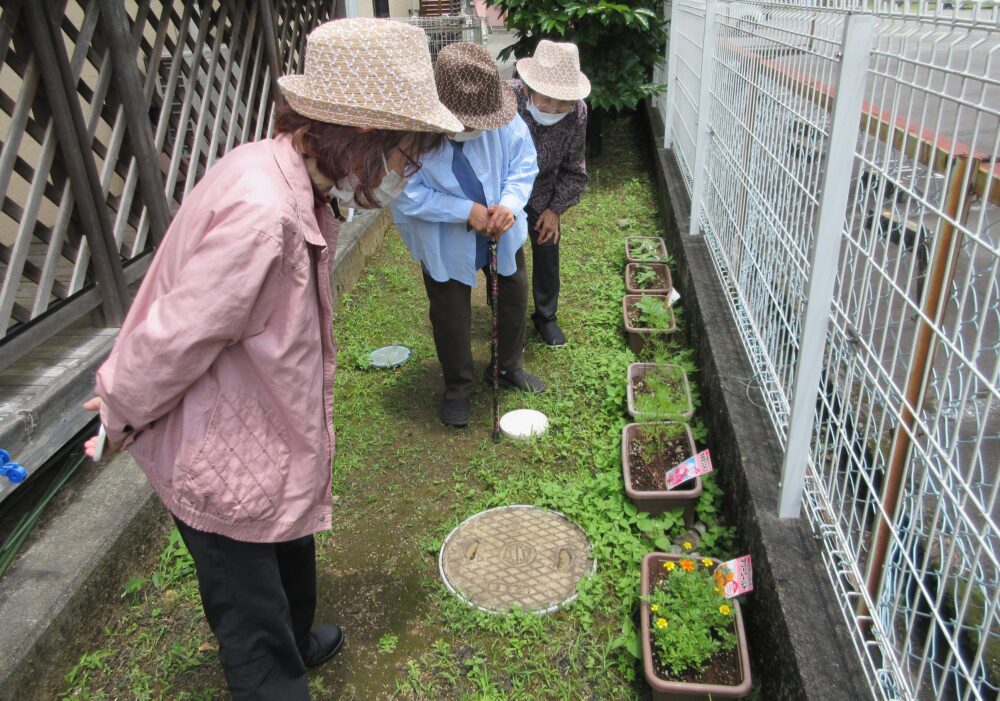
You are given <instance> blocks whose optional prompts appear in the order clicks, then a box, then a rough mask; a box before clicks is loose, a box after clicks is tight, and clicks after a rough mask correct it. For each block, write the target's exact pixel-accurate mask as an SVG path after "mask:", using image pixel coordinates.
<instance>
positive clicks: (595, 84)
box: [486, 0, 667, 110]
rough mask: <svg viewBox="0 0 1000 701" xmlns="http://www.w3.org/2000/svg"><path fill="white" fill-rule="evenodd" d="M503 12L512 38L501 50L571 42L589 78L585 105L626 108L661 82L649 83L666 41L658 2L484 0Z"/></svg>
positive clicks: (521, 51)
mask: <svg viewBox="0 0 1000 701" xmlns="http://www.w3.org/2000/svg"><path fill="white" fill-rule="evenodd" d="M486 1H487V4H488V5H492V6H493V7H496V8H498V9H500V10H502V11H504V12H506V13H507V27H508V28H509V29H511V30H513V31H514V32H515V33H516V34H517V42H515V43H514V44H513V45H511V46H509V47H507V48H506V49H504V51H503V52H501V54H500V56H501V58H502V59H506V58H507V57H509V56H510V55H511V54H512V53H513V54H514V55H515V56H516V57H518V58H523V57H525V56H530V55H531V54H532V53H533V52H534V50H535V46H536V45H537V44H538V42H539V41H540V40H542V39H551V40H552V41H572V42H574V43H575V44H576V45H577V46H578V47H579V49H580V67H581V70H583V72H584V73H585V74H586V75H587V77H588V78H590V82H591V85H592V90H591V93H590V97H589V98H588V102H589V103H590V105H591V107H594V108H603V109H607V110H629V109H633V108H635V107H636V105H638V103H639V101H640V100H642V99H643V98H645V97H647V96H649V95H653V94H656V93H658V92H660V91H661V90H663V89H664V88H665V86H663V85H657V84H654V83H653V82H652V81H651V77H652V69H653V66H654V65H655V64H656V63H657V62H659V61H661V60H662V57H663V49H664V45H665V43H666V39H667V34H666V22H664V20H663V2H664V0H617V1H616V2H609V1H608V0H597V1H596V2H595V1H590V2H580V1H579V0H486Z"/></svg>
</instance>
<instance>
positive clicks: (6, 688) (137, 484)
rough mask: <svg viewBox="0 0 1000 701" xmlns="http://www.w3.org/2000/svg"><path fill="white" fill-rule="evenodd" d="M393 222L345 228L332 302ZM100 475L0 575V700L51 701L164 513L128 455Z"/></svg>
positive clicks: (159, 529) (369, 215)
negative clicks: (0, 654) (0, 658)
mask: <svg viewBox="0 0 1000 701" xmlns="http://www.w3.org/2000/svg"><path fill="white" fill-rule="evenodd" d="M390 223H391V218H390V216H389V212H388V211H387V210H381V211H379V212H365V213H361V214H359V215H358V217H357V218H356V219H355V220H354V221H353V222H351V223H350V224H344V225H343V226H342V227H341V233H340V239H339V241H338V244H337V251H336V257H335V262H334V269H333V274H332V275H331V287H332V289H333V298H334V308H336V307H337V305H338V304H339V302H340V300H341V299H342V297H343V295H344V294H345V293H346V292H348V291H349V290H350V289H351V288H353V287H354V285H355V284H356V283H357V281H358V279H359V278H360V277H361V274H362V272H363V271H364V268H365V265H366V263H367V261H368V259H369V258H370V257H371V256H372V255H373V254H374V253H375V252H376V251H377V250H378V248H379V246H380V245H381V244H382V241H383V240H384V238H385V232H386V229H387V228H388V226H389V224H390ZM97 470H98V471H97V472H96V474H95V475H94V476H93V478H92V479H91V480H90V481H89V483H87V484H86V486H85V487H83V488H82V489H81V491H80V493H79V494H78V495H77V496H76V497H75V498H74V499H73V501H72V502H70V503H69V504H68V505H67V506H66V507H65V508H64V509H63V510H62V511H61V512H60V513H58V514H55V515H53V517H52V518H51V519H50V520H49V521H48V522H47V523H45V524H44V525H41V526H39V528H41V529H42V531H41V533H40V536H39V537H38V538H37V539H36V540H35V541H34V542H33V543H31V544H30V545H29V547H28V548H27V549H26V550H25V551H24V552H23V553H21V555H20V556H19V557H18V560H17V561H16V562H15V563H14V565H13V566H12V567H11V569H10V570H9V571H8V572H7V574H6V575H5V576H4V578H3V579H2V580H0V622H2V624H0V650H3V651H4V664H3V665H2V666H0V701H8V700H9V701H23V700H24V699H51V698H55V697H56V696H57V695H58V694H59V693H60V692H61V691H62V690H63V683H62V675H63V674H65V672H66V670H67V669H68V665H69V664H70V663H71V662H73V661H75V660H77V659H78V658H79V656H80V655H81V654H82V653H83V652H85V649H84V648H85V646H86V641H87V640H88V639H89V638H90V637H92V636H93V635H94V634H95V629H96V628H99V624H98V622H99V621H101V620H103V619H104V618H105V616H103V615H102V614H103V613H104V612H105V611H107V610H108V609H110V608H111V606H112V605H113V604H114V603H115V602H117V601H118V599H119V595H120V594H121V592H122V590H123V588H124V586H125V583H126V582H127V581H128V579H129V577H130V576H134V575H137V574H143V575H145V574H148V573H146V572H142V573H138V572H133V571H132V570H134V569H135V567H136V563H143V562H145V561H146V559H147V555H148V553H149V551H150V550H154V549H159V548H160V546H161V537H162V535H163V534H164V533H165V532H166V531H167V530H168V529H169V528H170V527H171V522H170V516H169V514H168V513H167V512H166V510H165V509H164V508H163V507H162V505H161V504H160V502H159V501H158V500H157V499H156V498H155V495H154V494H153V490H152V488H150V486H149V482H147V481H146V477H145V475H143V473H142V471H141V470H140V469H139V467H138V465H136V464H135V462H134V461H133V460H132V458H131V457H130V456H129V455H128V454H118V455H115V456H114V457H113V458H111V459H110V460H108V461H107V462H106V463H105V464H104V465H102V466H100V467H99V468H97Z"/></svg>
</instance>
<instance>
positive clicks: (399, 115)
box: [87, 19, 463, 701]
mask: <svg viewBox="0 0 1000 701" xmlns="http://www.w3.org/2000/svg"><path fill="white" fill-rule="evenodd" d="M280 86H281V89H282V92H283V93H284V96H285V99H286V100H287V102H288V105H287V106H282V107H281V108H279V110H278V112H277V116H276V120H275V138H273V139H268V140H264V141H259V142H256V143H252V144H247V145H244V146H241V147H239V148H237V149H235V150H233V151H232V152H231V153H229V154H228V155H227V156H225V157H224V158H223V159H222V160H220V161H219V162H218V163H217V164H216V165H215V166H213V167H212V169H211V170H209V171H208V173H206V174H205V176H204V178H203V179H202V180H201V182H200V183H199V184H198V186H197V187H195V188H194V190H192V192H191V194H190V195H188V196H187V197H186V198H185V200H184V203H183V205H182V206H181V208H180V210H179V211H178V212H177V215H176V217H175V218H174V221H173V223H172V224H171V226H170V229H169V231H168V232H167V234H166V236H165V237H164V239H163V242H162V243H161V244H160V246H159V249H158V250H157V252H156V256H155V258H154V260H153V263H152V265H151V266H150V268H149V272H148V273H147V274H146V278H145V280H144V281H143V284H142V286H141V288H140V289H139V292H138V295H137V296H136V299H135V301H134V302H133V304H132V307H131V309H130V311H129V314H128V317H127V318H126V320H125V322H124V324H123V325H122V329H121V332H120V334H119V336H118V340H117V343H116V344H115V347H114V349H113V351H112V352H111V355H110V357H109V358H108V360H107V361H106V362H105V363H104V365H103V366H102V367H101V369H100V371H99V372H98V373H97V391H96V394H97V397H95V398H94V399H93V400H91V401H90V402H88V404H87V408H89V409H91V410H99V411H100V414H101V421H102V423H103V425H104V427H105V430H106V433H107V440H108V443H109V446H110V449H111V450H117V449H120V448H125V449H127V450H128V451H129V452H130V453H131V454H132V455H133V457H134V458H135V460H136V462H138V463H139V465H140V466H141V467H142V469H143V470H144V472H145V473H146V475H147V476H148V477H149V480H150V482H151V483H152V486H153V488H154V489H155V491H156V493H157V495H158V496H159V497H160V499H161V500H162V501H163V504H164V505H165V506H166V508H167V509H168V510H169V511H170V513H171V514H172V515H173V517H174V519H175V521H176V523H177V527H178V529H179V530H180V533H181V535H182V536H183V538H184V541H185V543H186V544H187V546H188V549H189V550H190V551H191V554H192V556H193V557H194V561H195V565H196V567H197V571H198V583H199V587H200V591H201V598H202V603H203V605H204V610H205V616H206V618H207V619H208V622H209V624H210V625H211V627H212V630H213V631H214V633H215V635H216V637H217V638H218V640H219V657H220V659H221V662H222V666H223V668H224V670H225V673H226V680H227V682H228V684H229V689H230V691H231V692H232V694H233V697H234V698H235V699H280V700H282V701H286V700H288V699H307V698H308V697H309V692H308V688H307V684H306V668H307V667H313V666H316V665H319V664H321V663H323V662H325V661H326V660H328V659H329V658H330V657H331V656H333V654H334V653H336V652H337V651H338V650H339V649H340V646H341V644H342V642H343V638H344V636H343V632H342V631H341V629H340V628H339V626H336V625H332V624H327V625H317V626H313V616H314V613H315V608H316V568H315V548H314V542H313V533H315V532H317V531H321V530H324V529H327V528H329V527H330V519H331V498H330V467H331V461H332V459H333V446H334V436H333V416H332V409H333V398H332V389H333V387H332V385H333V375H334V362H335V353H336V349H335V346H334V342H333V338H332V333H331V332H332V328H331V327H332V309H331V300H330V271H331V267H332V263H333V258H334V251H335V250H336V240H337V232H338V227H339V225H338V221H337V219H336V217H335V215H334V211H333V209H331V204H332V205H333V207H334V208H335V209H338V210H339V208H340V207H349V206H351V207H363V208H375V207H380V206H384V205H386V204H387V203H388V202H389V201H390V200H391V199H392V198H393V197H395V196H396V195H398V194H399V192H400V191H401V190H402V189H403V185H404V184H405V177H406V176H408V175H410V174H412V173H413V172H414V171H415V170H416V169H417V168H418V167H419V163H418V158H419V157H420V155H421V154H422V153H424V152H425V151H427V150H428V149H431V148H434V147H436V146H437V145H438V144H439V143H440V140H441V138H442V136H441V134H442V133H444V132H456V131H461V130H462V128H463V127H462V124H461V123H460V122H459V121H458V120H457V119H455V117H454V116H453V115H452V114H451V113H450V112H449V111H448V110H447V109H446V108H445V107H444V106H443V105H441V103H440V102H439V101H438V97H437V91H436V90H435V87H434V78H433V71H432V69H431V61H430V55H429V53H428V50H427V41H426V38H425V36H424V34H423V32H422V31H421V30H419V29H417V28H415V27H411V26H408V25H405V24H402V23H398V22H388V21H379V20H365V19H352V20H338V21H334V22H329V23H327V24H324V25H322V26H320V27H319V28H317V29H316V30H315V31H313V32H312V33H311V34H310V35H309V43H308V48H307V52H306V62H305V72H304V74H303V75H290V76H285V77H283V78H281V80H280ZM331 198H332V202H331ZM96 443H97V441H96V439H91V440H90V441H89V442H88V444H87V451H88V453H89V454H90V455H91V456H93V454H94V451H95V450H96V447H97V446H96Z"/></svg>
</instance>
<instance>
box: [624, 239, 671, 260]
mask: <svg viewBox="0 0 1000 701" xmlns="http://www.w3.org/2000/svg"><path fill="white" fill-rule="evenodd" d="M625 258H626V259H628V262H629V263H666V262H667V247H666V245H665V244H664V243H663V239H661V238H660V237H658V236H629V237H628V238H627V239H625Z"/></svg>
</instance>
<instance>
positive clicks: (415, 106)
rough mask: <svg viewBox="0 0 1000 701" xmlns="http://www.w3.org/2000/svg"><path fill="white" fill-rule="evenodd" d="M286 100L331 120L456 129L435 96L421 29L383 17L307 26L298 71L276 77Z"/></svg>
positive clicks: (359, 124)
mask: <svg viewBox="0 0 1000 701" xmlns="http://www.w3.org/2000/svg"><path fill="white" fill-rule="evenodd" d="M278 85H279V86H280V87H281V91H282V93H284V96H285V99H286V100H287V101H288V105H289V106H290V107H291V108H292V109H293V110H295V111H296V112H298V113H299V114H301V115H304V116H306V117H309V118H310V119H316V120H318V121H321V122H329V123H331V124H344V125H347V126H351V127H368V128H370V129H393V130H396V131H432V132H458V131H462V129H463V126H462V123H461V122H459V121H458V120H457V119H455V116H454V115H453V114H452V113H451V112H449V111H448V109H447V108H446V107H445V106H444V105H442V104H441V102H440V101H439V100H438V96H437V92H436V91H435V89H434V72H433V70H432V68H431V55H430V52H429V51H428V49H427V36H426V35H425V34H424V32H423V30H422V29H420V28H419V27H414V26H411V25H408V24H404V23H403V22H395V21H392V20H387V19H367V18H360V19H358V18H353V19H339V20H333V21H332V22H326V23H324V24H321V25H320V26H318V27H317V28H316V29H314V30H313V31H312V32H310V33H309V38H308V43H307V44H306V61H305V72H304V73H303V74H302V75H286V76H283V77H281V78H279V79H278Z"/></svg>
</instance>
